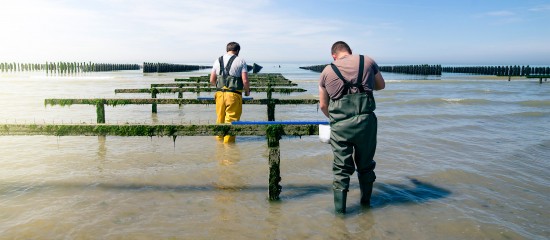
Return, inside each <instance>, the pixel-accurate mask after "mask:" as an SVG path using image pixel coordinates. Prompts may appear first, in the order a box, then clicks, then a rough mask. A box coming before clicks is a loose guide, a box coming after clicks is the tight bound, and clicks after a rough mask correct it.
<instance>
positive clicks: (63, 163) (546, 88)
mask: <svg viewBox="0 0 550 240" xmlns="http://www.w3.org/2000/svg"><path fill="white" fill-rule="evenodd" d="M259 64H260V65H262V66H264V69H263V70H262V72H263V73H266V72H278V73H282V74H283V75H284V76H285V77H286V78H288V79H290V80H292V81H294V82H296V83H298V87H300V88H304V89H307V92H305V93H299V94H290V95H282V96H281V95H277V94H274V97H279V98H317V93H318V90H317V78H318V75H319V74H318V73H314V72H310V71H305V70H301V69H299V68H298V67H299V66H307V65H312V64H281V66H280V67H279V63H259ZM207 72H208V70H204V71H198V72H191V73H169V74H149V75H143V74H142V73H141V72H139V71H121V72H106V73H87V74H81V75H76V76H46V75H45V74H44V73H0V109H1V113H0V122H1V123H28V124H30V123H83V122H84V123H95V119H96V113H95V107H94V106H90V105H72V106H70V107H68V106H65V107H61V106H45V105H44V99H46V98H148V97H149V96H148V94H115V93H114V90H115V89H117V88H148V87H149V86H150V85H149V84H151V83H169V82H173V80H174V78H176V77H188V76H200V75H205V74H207ZM384 76H385V78H386V81H387V84H386V89H385V90H383V91H379V92H376V93H375V97H376V101H377V106H378V108H377V110H376V114H377V116H378V120H379V134H378V149H377V153H376V157H375V160H376V161H377V163H378V164H377V168H376V174H377V177H378V178H377V181H376V183H375V188H374V193H373V203H372V205H373V208H372V209H370V210H362V209H361V208H360V207H359V194H360V193H359V189H358V181H357V179H356V174H354V175H353V176H352V186H351V188H350V193H349V195H348V212H349V214H347V215H346V216H345V217H339V216H335V215H334V213H333V211H334V206H333V200H332V190H331V183H332V171H331V164H332V152H331V149H330V146H329V145H328V144H323V143H320V142H319V140H318V137H317V136H304V137H301V138H297V137H293V138H284V139H283V140H282V141H281V175H282V181H281V185H282V187H283V191H282V193H281V200H280V201H278V202H269V201H268V200H267V182H268V179H267V176H268V164H267V154H268V151H267V144H266V140H265V138H264V137H238V138H237V143H236V144H234V145H223V144H220V143H218V142H217V141H215V139H214V138H213V137H179V138H177V139H176V141H175V142H174V141H173V139H172V138H170V137H152V138H149V137H111V136H108V137H97V136H95V137H86V136H76V137H55V136H0V239H214V238H221V239H548V238H550V233H549V231H550V220H549V219H550V160H549V159H550V84H549V83H543V84H539V83H538V79H531V80H526V79H524V78H515V79H514V78H513V79H512V81H510V82H509V81H507V78H495V77H487V76H474V75H459V74H454V75H451V74H444V75H443V76H441V77H429V78H425V77H418V76H412V77H411V76H407V75H397V74H389V73H386V74H384ZM201 96H212V94H209V93H202V94H201ZM160 97H165V98H174V97H175V95H169V94H166V95H161V96H160ZM184 97H186V98H194V97H196V94H191V93H190V94H186V95H184ZM252 97H255V98H265V94H260V93H253V94H252ZM214 108H215V107H214V105H208V106H202V105H201V106H199V105H197V106H194V105H184V106H182V107H179V106H177V105H159V106H158V114H152V113H151V106H150V105H128V106H116V107H106V120H107V123H118V124H124V123H189V122H191V123H202V124H207V123H214V122H215V119H216V116H215V113H214ZM275 117H276V119H277V120H292V121H293V120H325V117H324V116H323V114H322V113H321V112H320V111H318V109H317V106H316V105H291V106H277V107H276V111H275ZM242 120H258V121H264V120H267V116H266V106H260V105H244V114H243V116H242Z"/></svg>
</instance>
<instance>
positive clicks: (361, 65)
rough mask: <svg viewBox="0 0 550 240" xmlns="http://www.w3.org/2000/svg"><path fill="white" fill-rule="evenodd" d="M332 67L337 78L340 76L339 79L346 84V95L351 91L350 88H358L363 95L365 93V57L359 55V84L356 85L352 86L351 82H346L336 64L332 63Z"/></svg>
mask: <svg viewBox="0 0 550 240" xmlns="http://www.w3.org/2000/svg"><path fill="white" fill-rule="evenodd" d="M330 66H331V67H332V70H334V73H336V76H338V78H340V79H341V80H342V81H343V82H344V87H345V88H346V94H347V93H348V91H349V87H352V86H354V87H356V88H357V89H358V90H359V92H360V93H363V92H365V89H363V84H362V82H363V72H364V70H365V69H364V68H365V58H364V57H363V55H359V74H357V83H355V84H352V83H351V82H350V81H348V80H346V79H345V78H344V76H342V73H341V72H340V70H338V68H337V67H336V65H334V63H331V64H330Z"/></svg>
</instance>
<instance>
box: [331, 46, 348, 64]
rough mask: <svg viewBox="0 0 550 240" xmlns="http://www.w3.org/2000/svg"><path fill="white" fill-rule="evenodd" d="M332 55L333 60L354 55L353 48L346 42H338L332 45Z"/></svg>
mask: <svg viewBox="0 0 550 240" xmlns="http://www.w3.org/2000/svg"><path fill="white" fill-rule="evenodd" d="M331 54H332V58H333V59H335V60H336V59H337V58H338V56H340V55H350V54H352V52H351V48H349V45H348V44H347V43H345V42H344V41H338V42H335V43H334V44H332V48H331Z"/></svg>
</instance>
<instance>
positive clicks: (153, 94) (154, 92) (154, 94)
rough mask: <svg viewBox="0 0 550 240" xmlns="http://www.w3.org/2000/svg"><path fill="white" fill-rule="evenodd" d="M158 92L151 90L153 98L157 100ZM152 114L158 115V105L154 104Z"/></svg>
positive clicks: (154, 89)
mask: <svg viewBox="0 0 550 240" xmlns="http://www.w3.org/2000/svg"><path fill="white" fill-rule="evenodd" d="M157 93H158V90H157V89H156V88H151V98H157ZM151 112H153V113H157V104H156V103H153V104H152V106H151Z"/></svg>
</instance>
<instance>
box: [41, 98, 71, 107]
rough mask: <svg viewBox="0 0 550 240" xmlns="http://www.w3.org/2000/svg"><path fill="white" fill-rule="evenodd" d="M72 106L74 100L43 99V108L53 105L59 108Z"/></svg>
mask: <svg viewBox="0 0 550 240" xmlns="http://www.w3.org/2000/svg"><path fill="white" fill-rule="evenodd" d="M73 104H74V100H73V99H45V100H44V106H48V105H51V106H54V105H59V106H62V107H64V106H71V105H73Z"/></svg>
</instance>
